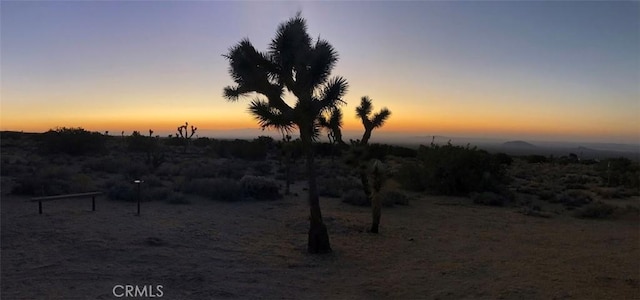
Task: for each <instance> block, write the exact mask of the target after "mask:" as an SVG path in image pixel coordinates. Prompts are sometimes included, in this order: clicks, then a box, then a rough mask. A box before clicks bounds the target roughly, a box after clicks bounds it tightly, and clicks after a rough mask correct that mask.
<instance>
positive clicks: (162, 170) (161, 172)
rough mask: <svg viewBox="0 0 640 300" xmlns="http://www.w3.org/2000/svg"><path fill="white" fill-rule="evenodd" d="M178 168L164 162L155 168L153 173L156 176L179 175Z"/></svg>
mask: <svg viewBox="0 0 640 300" xmlns="http://www.w3.org/2000/svg"><path fill="white" fill-rule="evenodd" d="M180 171H181V170H180V168H179V167H178V166H176V165H173V164H164V165H162V166H160V167H158V169H157V170H156V172H155V174H156V175H158V176H178V175H180Z"/></svg>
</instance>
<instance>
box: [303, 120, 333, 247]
mask: <svg viewBox="0 0 640 300" xmlns="http://www.w3.org/2000/svg"><path fill="white" fill-rule="evenodd" d="M300 135H301V139H302V142H303V143H304V146H305V152H306V156H307V177H308V181H309V212H310V215H309V221H310V226H309V243H308V246H307V251H308V252H309V253H329V252H331V244H330V243H329V232H328V231H327V226H326V225H325V224H324V223H323V222H322V212H321V211H320V197H319V195H318V186H317V183H316V173H315V165H314V159H313V158H314V157H313V148H312V144H311V142H312V141H311V135H310V133H307V134H304V133H303V132H302V130H301V132H300Z"/></svg>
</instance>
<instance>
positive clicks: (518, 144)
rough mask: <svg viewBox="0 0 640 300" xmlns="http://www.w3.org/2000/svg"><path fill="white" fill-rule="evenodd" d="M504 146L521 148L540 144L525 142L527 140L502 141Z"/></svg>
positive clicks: (529, 147) (534, 146) (530, 147)
mask: <svg viewBox="0 0 640 300" xmlns="http://www.w3.org/2000/svg"><path fill="white" fill-rule="evenodd" d="M502 146H503V147H509V148H519V149H533V148H538V146H536V145H534V144H531V143H528V142H525V141H508V142H504V143H502Z"/></svg>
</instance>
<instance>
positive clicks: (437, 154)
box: [395, 144, 506, 195]
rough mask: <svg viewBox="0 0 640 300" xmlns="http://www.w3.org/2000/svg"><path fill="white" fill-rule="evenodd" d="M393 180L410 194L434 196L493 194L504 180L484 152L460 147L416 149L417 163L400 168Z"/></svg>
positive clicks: (499, 167)
mask: <svg viewBox="0 0 640 300" xmlns="http://www.w3.org/2000/svg"><path fill="white" fill-rule="evenodd" d="M395 178H396V179H397V180H398V182H399V183H400V184H401V185H402V186H403V187H408V188H409V189H410V190H415V191H422V190H425V189H426V190H429V191H431V192H433V193H435V194H445V195H454V194H468V193H470V192H481V191H495V190H497V189H498V187H499V185H501V184H502V183H503V182H504V181H505V179H506V176H505V170H504V166H503V165H501V164H500V163H499V162H498V160H497V159H496V158H495V155H492V154H489V153H488V152H486V151H484V150H478V149H477V148H475V147H473V148H470V147H469V146H467V147H462V146H454V145H451V144H447V145H436V144H431V145H430V146H428V147H426V146H420V148H419V149H418V162H417V163H414V164H404V165H403V166H402V167H401V168H400V169H399V170H398V172H397V174H396V176H395Z"/></svg>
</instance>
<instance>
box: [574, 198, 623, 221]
mask: <svg viewBox="0 0 640 300" xmlns="http://www.w3.org/2000/svg"><path fill="white" fill-rule="evenodd" d="M615 209H616V207H615V206H613V205H610V204H606V203H604V202H600V201H598V202H594V203H590V204H588V205H585V206H584V207H582V208H580V209H578V210H576V211H575V212H574V214H573V215H574V216H575V217H577V218H583V219H602V218H607V217H610V216H612V215H613V213H614V211H615Z"/></svg>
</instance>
